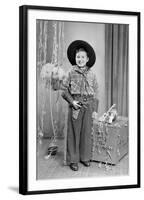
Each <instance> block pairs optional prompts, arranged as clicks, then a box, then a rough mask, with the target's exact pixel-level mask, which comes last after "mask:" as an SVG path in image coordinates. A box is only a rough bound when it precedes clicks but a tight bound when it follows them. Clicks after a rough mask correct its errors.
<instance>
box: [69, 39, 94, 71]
mask: <svg viewBox="0 0 144 200" xmlns="http://www.w3.org/2000/svg"><path fill="white" fill-rule="evenodd" d="M80 48H83V49H84V50H85V51H86V52H87V54H88V57H89V61H88V62H87V66H88V67H92V66H93V65H94V63H95V61H96V54H95V51H94V49H93V48H92V46H91V45H90V44H88V43H87V42H85V41H83V40H75V41H74V42H72V43H71V44H70V45H69V47H68V50H67V56H68V59H69V61H70V63H71V64H72V65H76V60H75V54H76V50H78V49H80Z"/></svg>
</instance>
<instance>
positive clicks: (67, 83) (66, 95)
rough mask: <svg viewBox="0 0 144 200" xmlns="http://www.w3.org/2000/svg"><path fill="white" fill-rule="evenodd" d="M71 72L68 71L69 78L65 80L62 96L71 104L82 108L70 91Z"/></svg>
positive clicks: (76, 107)
mask: <svg viewBox="0 0 144 200" xmlns="http://www.w3.org/2000/svg"><path fill="white" fill-rule="evenodd" d="M70 79H71V78H70V72H69V73H68V76H67V78H66V79H65V81H63V92H62V97H63V98H64V99H65V100H66V101H67V102H68V103H69V104H71V105H72V106H73V107H74V108H75V109H78V108H80V107H81V106H80V105H79V104H78V103H79V102H78V101H75V100H74V99H73V97H72V95H71V93H70Z"/></svg>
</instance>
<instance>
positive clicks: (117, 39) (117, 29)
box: [105, 24, 129, 116]
mask: <svg viewBox="0 0 144 200" xmlns="http://www.w3.org/2000/svg"><path fill="white" fill-rule="evenodd" d="M128 34H129V27H128V25H122V24H106V26H105V47H106V48H105V66H106V69H105V78H106V109H108V108H109V107H110V106H111V105H112V104H114V103H115V104H116V106H117V110H118V114H119V115H122V116H128V82H129V81H128V79H129V77H128V44H129V37H128Z"/></svg>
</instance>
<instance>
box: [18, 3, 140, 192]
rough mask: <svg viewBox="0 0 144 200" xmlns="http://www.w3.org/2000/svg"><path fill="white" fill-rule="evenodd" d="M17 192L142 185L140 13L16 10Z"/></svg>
mask: <svg viewBox="0 0 144 200" xmlns="http://www.w3.org/2000/svg"><path fill="white" fill-rule="evenodd" d="M19 44H20V48H19V50H20V54H19V59H20V64H19V88H20V91H19V92H20V93H19V94H20V96H19V102H20V104H19V192H20V193H21V194H42V193H58V192H76V191H92V190H93V191H94V190H106V189H123V188H136V187H140V13H139V12H130V11H128V12H127V11H112V10H94V9H82V8H63V7H44V6H30V5H24V6H21V7H20V8H19Z"/></svg>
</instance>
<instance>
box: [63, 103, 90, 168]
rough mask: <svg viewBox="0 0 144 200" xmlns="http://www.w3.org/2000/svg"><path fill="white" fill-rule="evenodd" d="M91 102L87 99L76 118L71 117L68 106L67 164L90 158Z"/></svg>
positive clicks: (71, 109)
mask: <svg viewBox="0 0 144 200" xmlns="http://www.w3.org/2000/svg"><path fill="white" fill-rule="evenodd" d="M77 100H78V99H77ZM92 103H93V102H92V101H89V102H88V103H86V104H85V105H84V106H82V107H81V108H80V110H79V113H78V117H77V119H75V118H73V108H72V107H70V106H69V110H68V130H67V156H66V157H67V163H68V164H70V163H77V162H79V161H80V160H81V161H89V160H90V159H91V155H92V153H91V145H92V136H91V132H92V130H91V129H92V112H93V107H92Z"/></svg>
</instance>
